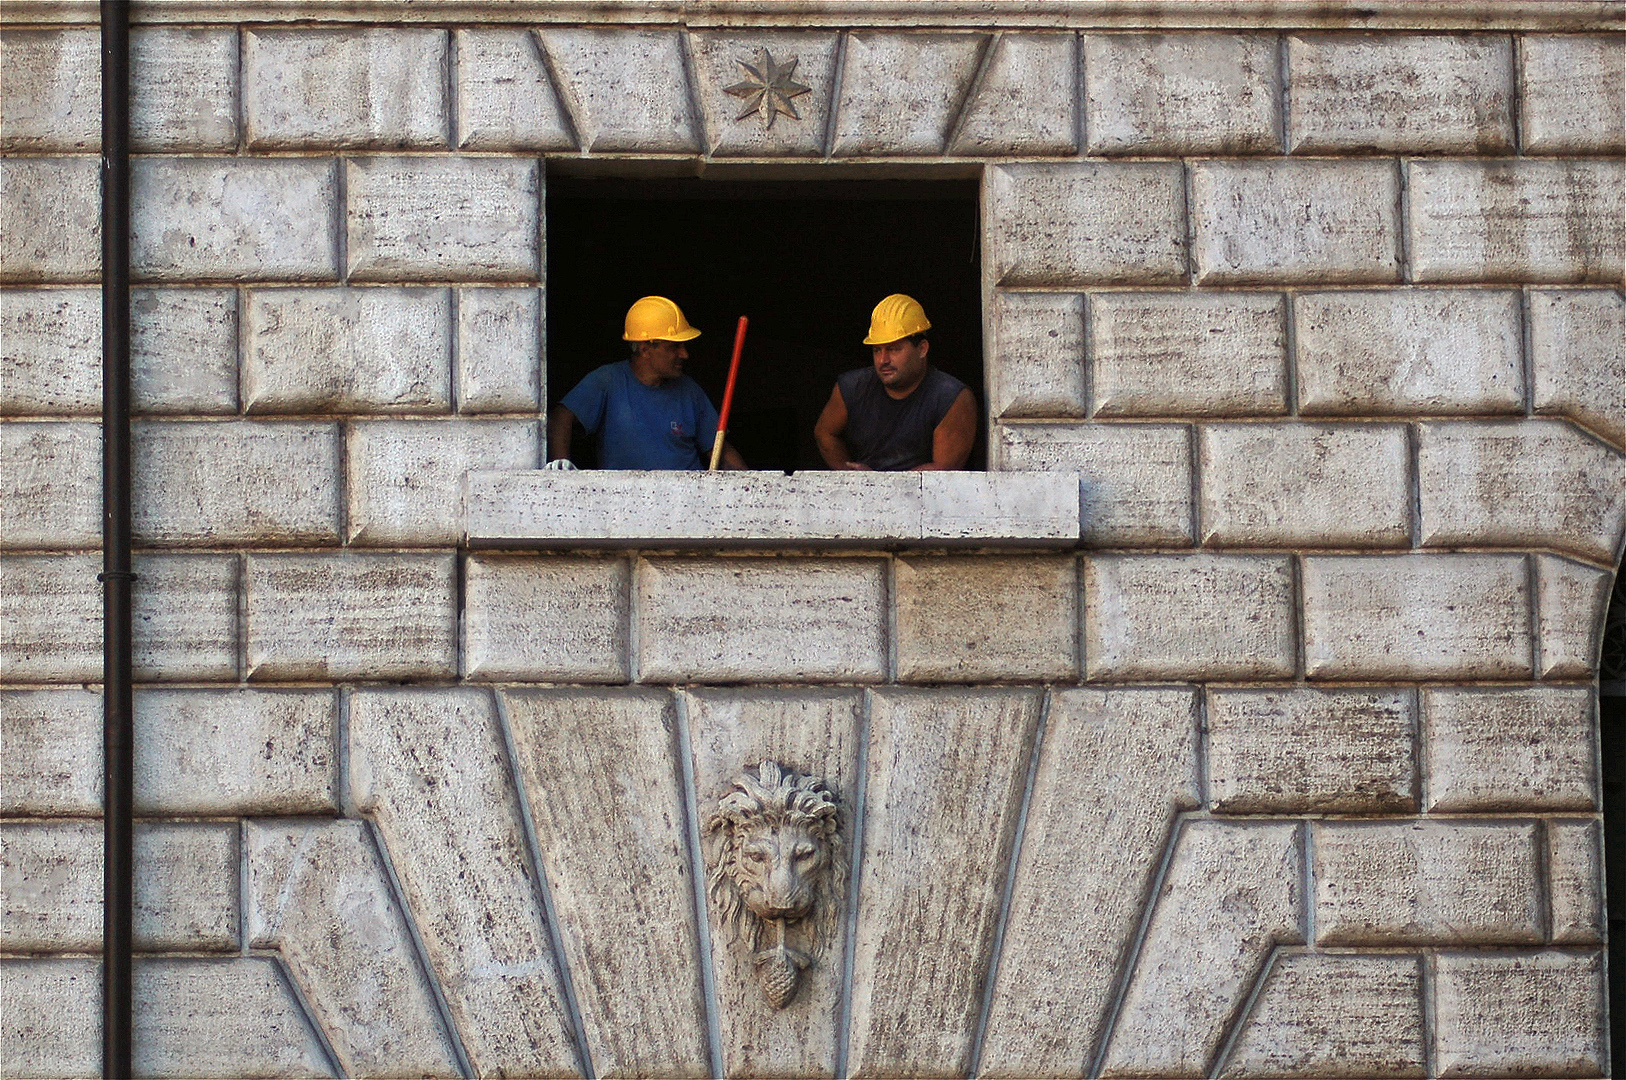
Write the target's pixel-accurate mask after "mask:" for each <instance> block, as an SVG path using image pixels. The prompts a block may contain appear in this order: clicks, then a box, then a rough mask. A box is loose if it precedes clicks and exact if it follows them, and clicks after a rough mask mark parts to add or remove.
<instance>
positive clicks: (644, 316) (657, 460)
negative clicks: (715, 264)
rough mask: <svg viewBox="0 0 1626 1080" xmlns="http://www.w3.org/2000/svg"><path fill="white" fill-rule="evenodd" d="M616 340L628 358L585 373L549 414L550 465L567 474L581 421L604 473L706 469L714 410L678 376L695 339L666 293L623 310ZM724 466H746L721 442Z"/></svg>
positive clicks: (692, 384) (689, 381)
mask: <svg viewBox="0 0 1626 1080" xmlns="http://www.w3.org/2000/svg"><path fill="white" fill-rule="evenodd" d="M621 336H622V339H623V340H625V341H629V342H631V343H632V356H631V357H630V358H629V359H627V360H623V361H621V362H620V363H618V364H605V365H604V366H603V367H601V368H598V369H596V370H595V371H593V372H591V373H590V374H588V376H587V377H586V378H585V379H583V380H582V381H581V382H579V383H577V384H576V387H575V389H573V390H571V391H570V393H568V394H566V395H565V396H564V400H563V401H561V402H560V403H559V404H557V405H555V406H554V407H553V412H552V413H551V414H550V415H549V417H548V467H549V468H552V469H568V468H574V467H575V466H574V465H572V464H571V463H570V436H571V431H572V427H573V425H574V424H575V423H576V422H578V421H580V422H581V425H582V427H584V428H586V429H587V433H588V434H589V435H598V434H599V433H600V432H602V433H603V435H602V437H601V438H600V439H599V465H600V467H601V468H605V469H704V468H706V466H707V465H708V464H709V463H710V460H711V447H712V443H713V441H714V440H715V439H716V437H717V410H716V409H714V408H712V406H711V402H710V401H709V400H708V399H707V398H706V393H705V391H704V390H701V389H700V386H699V384H698V383H696V382H695V381H694V380H693V379H691V378H689V377H688V376H687V375H685V374H683V362H684V361H685V360H687V359H688V358H689V350H688V347H687V346H686V345H685V344H684V342H687V341H693V340H694V339H695V338H697V337H699V336H700V331H698V330H696V329H695V328H694V327H692V326H690V325H689V322H688V320H687V319H685V318H684V317H683V312H682V310H681V309H679V307H678V306H677V305H676V304H674V303H672V301H670V300H668V299H666V298H665V297H664V296H646V297H644V298H643V299H642V300H639V301H638V302H637V303H636V304H633V305H632V307H631V309H629V310H628V311H627V320H626V329H625V332H624V333H623V334H622V335H621ZM722 465H723V467H724V468H725V469H743V468H745V461H744V459H742V458H741V457H740V455H739V452H738V451H736V450H735V449H734V448H733V447H732V446H730V445H728V443H727V441H726V440H725V441H724V443H723V459H722Z"/></svg>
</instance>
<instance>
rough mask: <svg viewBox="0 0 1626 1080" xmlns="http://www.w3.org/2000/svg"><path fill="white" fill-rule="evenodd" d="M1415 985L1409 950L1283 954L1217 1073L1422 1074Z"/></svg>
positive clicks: (1418, 970) (1419, 978)
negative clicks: (1394, 953) (1375, 953)
mask: <svg viewBox="0 0 1626 1080" xmlns="http://www.w3.org/2000/svg"><path fill="white" fill-rule="evenodd" d="M1422 991H1423V972H1422V964H1421V963H1420V962H1419V959H1418V958H1417V957H1415V956H1352V955H1337V954H1327V953H1321V954H1317V953H1283V954H1281V955H1280V956H1278V957H1277V959H1276V962H1275V963H1274V964H1272V965H1271V968H1270V973H1269V974H1268V975H1267V976H1265V980H1264V985H1263V987H1262V988H1261V989H1260V991H1259V997H1258V999H1257V1000H1256V1001H1255V1002H1254V1005H1253V1008H1252V1010H1251V1011H1250V1012H1249V1013H1248V1015H1247V1016H1246V1017H1244V1018H1243V1019H1242V1022H1241V1025H1240V1026H1241V1030H1240V1032H1239V1033H1238V1035H1237V1039H1236V1043H1235V1045H1234V1046H1233V1047H1232V1048H1231V1053H1230V1056H1229V1058H1228V1059H1227V1060H1226V1061H1225V1063H1224V1066H1225V1067H1224V1069H1223V1071H1221V1072H1220V1074H1219V1075H1221V1076H1223V1077H1243V1076H1246V1077H1258V1078H1266V1077H1269V1078H1278V1077H1279V1078H1282V1080H1286V1078H1288V1077H1304V1076H1318V1077H1373V1076H1424V1075H1426V1073H1427V1060H1428V1056H1427V1055H1428V1050H1427V1044H1426V1041H1425V1036H1424V1032H1425V1030H1426V1026H1425V1024H1424V1020H1423V993H1422Z"/></svg>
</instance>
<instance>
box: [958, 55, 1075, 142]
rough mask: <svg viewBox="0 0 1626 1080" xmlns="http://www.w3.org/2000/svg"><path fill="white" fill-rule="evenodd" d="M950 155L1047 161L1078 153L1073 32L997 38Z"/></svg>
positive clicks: (962, 119)
mask: <svg viewBox="0 0 1626 1080" xmlns="http://www.w3.org/2000/svg"><path fill="white" fill-rule="evenodd" d="M989 48H990V49H991V50H992V55H991V56H990V57H989V58H988V61H987V64H986V65H985V67H984V69H983V73H982V80H981V82H980V83H979V85H978V86H977V90H976V94H975V96H974V97H973V98H972V99H971V100H970V101H968V102H966V105H965V110H964V113H963V115H962V116H961V117H960V121H959V123H958V124H957V125H956V128H955V131H954V135H953V139H954V141H953V143H952V144H950V146H949V148H948V152H949V153H950V154H1022V155H1025V156H1029V157H1048V156H1052V155H1060V154H1072V153H1076V152H1077V150H1078V53H1077V39H1076V38H1075V37H1074V36H1073V35H1072V34H999V35H996V37H995V38H994V42H993V44H992V45H990V46H989Z"/></svg>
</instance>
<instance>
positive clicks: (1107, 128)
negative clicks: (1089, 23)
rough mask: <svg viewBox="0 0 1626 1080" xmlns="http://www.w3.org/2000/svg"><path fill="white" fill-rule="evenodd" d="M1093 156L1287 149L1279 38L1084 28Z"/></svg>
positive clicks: (1087, 118) (1089, 137)
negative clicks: (1089, 30)
mask: <svg viewBox="0 0 1626 1080" xmlns="http://www.w3.org/2000/svg"><path fill="white" fill-rule="evenodd" d="M1083 43H1084V106H1085V110H1086V112H1085V118H1084V131H1085V140H1086V141H1085V148H1086V151H1087V152H1088V153H1091V154H1171V155H1181V154H1228V153H1230V154H1234V153H1259V152H1265V151H1271V150H1276V149H1278V148H1279V147H1280V145H1281V111H1280V108H1279V106H1278V105H1277V100H1278V97H1279V95H1278V93H1277V87H1278V84H1279V80H1278V77H1277V74H1276V39H1275V38H1274V37H1273V36H1268V35H1265V34H1236V33H1197V34H1191V33H1184V34H1181V33H1175V34H1085V35H1084V38H1083Z"/></svg>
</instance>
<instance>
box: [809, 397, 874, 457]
mask: <svg viewBox="0 0 1626 1080" xmlns="http://www.w3.org/2000/svg"><path fill="white" fill-rule="evenodd" d="M846 430H847V402H846V401H845V400H843V399H842V397H841V387H839V386H836V387H832V388H831V390H830V400H829V401H827V402H825V403H824V411H823V412H821V413H820V414H819V419H818V422H817V423H815V424H814V425H813V441H814V442H816V443H818V444H819V453H820V454H821V455H822V456H823V457H824V463H825V464H826V465H828V466H830V468H832V469H868V468H869V466H868V465H860V464H859V463H858V462H856V461H854V460H853V459H852V458H851V457H849V456H848V455H847V444H846V443H845V442H842V440H841V433H842V432H843V431H846Z"/></svg>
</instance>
